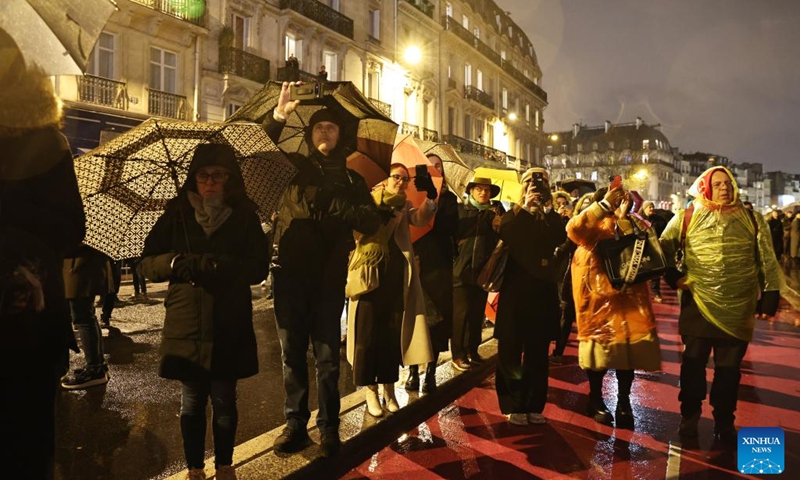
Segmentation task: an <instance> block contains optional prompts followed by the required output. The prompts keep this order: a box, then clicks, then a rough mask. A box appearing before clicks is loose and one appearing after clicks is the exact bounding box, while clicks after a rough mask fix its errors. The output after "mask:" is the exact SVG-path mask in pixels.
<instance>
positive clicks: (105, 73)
mask: <svg viewBox="0 0 800 480" xmlns="http://www.w3.org/2000/svg"><path fill="white" fill-rule="evenodd" d="M116 40H117V38H116V37H115V36H114V35H112V34H110V33H106V32H103V33H101V34H100V38H98V39H97V43H96V44H95V47H94V50H92V55H91V56H90V57H89V67H88V68H87V69H86V73H88V74H89V75H94V76H97V77H103V78H111V79H113V78H114V47H115V43H116Z"/></svg>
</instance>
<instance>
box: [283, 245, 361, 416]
mask: <svg viewBox="0 0 800 480" xmlns="http://www.w3.org/2000/svg"><path fill="white" fill-rule="evenodd" d="M346 261H347V259H346V257H345V258H344V259H343V262H342V265H341V268H340V269H338V270H339V271H338V272H335V273H337V274H334V272H327V273H329V274H328V275H322V276H321V278H308V277H299V276H292V275H286V273H285V271H282V270H281V269H279V270H276V271H275V272H274V273H273V279H274V281H275V322H276V324H277V328H278V338H279V340H280V342H281V352H282V355H281V357H282V359H283V387H284V389H285V391H286V400H285V403H284V414H285V415H286V421H287V423H288V425H289V427H290V428H306V427H307V425H308V420H309V419H310V418H311V412H310V411H309V408H308V360H307V353H308V343H309V339H310V340H311V345H312V346H313V352H314V358H315V360H316V370H317V392H318V400H319V414H318V415H317V427H319V429H320V431H338V429H339V409H340V406H341V402H340V400H339V348H340V345H341V338H340V335H341V330H340V319H341V315H342V309H343V308H344V283H345V281H346V274H347V264H346Z"/></svg>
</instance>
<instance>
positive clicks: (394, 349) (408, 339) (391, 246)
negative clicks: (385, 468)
mask: <svg viewBox="0 0 800 480" xmlns="http://www.w3.org/2000/svg"><path fill="white" fill-rule="evenodd" d="M426 173H427V172H426ZM410 181H411V177H410V175H409V173H408V169H407V168H406V167H405V166H404V165H403V164H400V163H395V164H392V166H391V169H390V175H389V178H388V179H387V180H386V183H385V185H384V188H382V189H376V190H375V191H373V192H372V198H373V199H374V201H375V204H376V205H377V206H378V209H379V210H380V211H381V213H382V216H383V218H384V219H385V220H384V224H383V225H382V226H381V227H380V228H378V231H377V232H376V233H374V234H373V235H361V236H360V237H359V238H358V239H357V242H356V249H355V251H354V252H353V254H352V257H351V259H350V265H349V267H348V269H349V273H348V283H347V288H346V291H345V293H346V295H347V296H348V298H350V304H349V309H348V316H347V360H348V361H349V362H350V364H351V365H352V366H353V378H354V381H355V384H356V385H358V386H364V387H366V388H365V390H366V400H367V411H368V412H369V413H370V415H372V416H374V417H380V416H382V415H383V408H382V407H381V402H380V400H379V398H378V385H379V384H381V385H382V386H383V398H384V402H385V403H386V409H387V410H389V411H390V412H396V411H397V410H398V409H399V408H400V406H399V405H398V404H397V399H396V398H395V395H394V383H395V382H397V380H398V378H399V371H398V367H399V366H400V365H401V364H405V365H419V364H427V363H429V362H431V361H432V360H433V355H432V352H431V343H430V337H429V334H428V326H427V324H426V323H425V303H424V298H423V294H422V286H421V284H420V281H419V271H418V267H417V263H416V262H415V261H414V249H413V247H412V244H411V233H410V230H409V224H412V225H416V226H423V225H425V224H427V223H428V222H429V221H430V219H431V217H432V216H433V213H434V212H435V211H436V203H435V202H434V200H435V199H436V197H437V191H436V187H435V186H434V184H433V181H432V180H431V178H430V175H421V174H419V173H418V174H417V176H416V177H415V178H414V183H415V186H416V187H417V190H419V191H425V192H427V197H428V198H427V200H425V202H424V203H423V204H422V205H421V206H420V207H419V208H415V207H413V206H412V205H411V203H410V202H409V201H408V200H407V199H406V189H407V188H408V184H409V182H410ZM367 277H369V278H375V277H377V280H378V281H377V285H376V282H366V283H364V282H359V281H355V280H357V279H359V278H367Z"/></svg>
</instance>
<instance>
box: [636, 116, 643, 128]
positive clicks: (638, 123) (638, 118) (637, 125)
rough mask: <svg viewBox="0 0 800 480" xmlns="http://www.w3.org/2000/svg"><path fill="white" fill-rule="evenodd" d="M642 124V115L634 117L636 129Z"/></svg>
mask: <svg viewBox="0 0 800 480" xmlns="http://www.w3.org/2000/svg"><path fill="white" fill-rule="evenodd" d="M641 126H642V117H636V130H639V127H641Z"/></svg>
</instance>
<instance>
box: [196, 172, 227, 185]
mask: <svg viewBox="0 0 800 480" xmlns="http://www.w3.org/2000/svg"><path fill="white" fill-rule="evenodd" d="M228 176H229V174H228V173H227V172H214V173H208V172H197V173H196V174H195V175H194V178H195V179H196V180H197V181H198V182H200V183H206V182H208V179H209V178H210V179H211V181H212V183H225V182H226V181H227V180H228Z"/></svg>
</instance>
